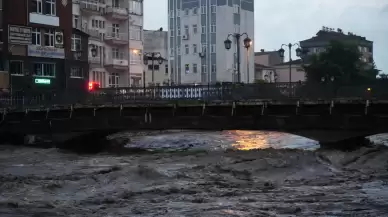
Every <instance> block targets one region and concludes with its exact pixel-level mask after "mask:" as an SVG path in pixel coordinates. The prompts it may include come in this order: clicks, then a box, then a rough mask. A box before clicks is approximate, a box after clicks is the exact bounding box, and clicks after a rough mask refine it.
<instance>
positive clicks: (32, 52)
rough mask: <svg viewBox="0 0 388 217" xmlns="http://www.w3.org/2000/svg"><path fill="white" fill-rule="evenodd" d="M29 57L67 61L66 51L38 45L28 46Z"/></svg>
mask: <svg viewBox="0 0 388 217" xmlns="http://www.w3.org/2000/svg"><path fill="white" fill-rule="evenodd" d="M28 56H32V57H43V58H55V59H65V49H63V48H55V47H45V46H38V45H28Z"/></svg>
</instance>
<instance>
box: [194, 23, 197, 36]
mask: <svg viewBox="0 0 388 217" xmlns="http://www.w3.org/2000/svg"><path fill="white" fill-rule="evenodd" d="M197 32H198V26H197V24H194V25H193V33H194V34H197Z"/></svg>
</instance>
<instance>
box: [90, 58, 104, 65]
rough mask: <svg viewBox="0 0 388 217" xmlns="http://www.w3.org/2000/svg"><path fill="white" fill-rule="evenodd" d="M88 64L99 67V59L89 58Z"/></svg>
mask: <svg viewBox="0 0 388 217" xmlns="http://www.w3.org/2000/svg"><path fill="white" fill-rule="evenodd" d="M89 63H90V64H94V65H101V63H102V61H101V57H89Z"/></svg>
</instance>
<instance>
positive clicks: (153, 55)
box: [143, 52, 164, 86]
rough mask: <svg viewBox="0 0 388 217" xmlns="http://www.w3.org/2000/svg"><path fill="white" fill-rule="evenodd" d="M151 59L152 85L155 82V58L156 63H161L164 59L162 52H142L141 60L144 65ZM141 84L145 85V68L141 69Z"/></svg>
mask: <svg viewBox="0 0 388 217" xmlns="http://www.w3.org/2000/svg"><path fill="white" fill-rule="evenodd" d="M149 59H151V66H152V77H151V80H152V85H154V82H155V65H156V64H155V60H156V61H157V64H158V65H161V64H163V62H164V59H163V57H162V54H160V53H159V52H150V53H144V54H143V62H144V65H148V61H149ZM143 86H145V70H144V71H143Z"/></svg>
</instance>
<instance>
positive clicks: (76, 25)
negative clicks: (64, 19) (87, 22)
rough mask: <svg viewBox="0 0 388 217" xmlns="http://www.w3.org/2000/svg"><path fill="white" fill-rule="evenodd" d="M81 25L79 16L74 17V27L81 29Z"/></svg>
mask: <svg viewBox="0 0 388 217" xmlns="http://www.w3.org/2000/svg"><path fill="white" fill-rule="evenodd" d="M79 25H80V23H79V16H78V15H73V27H74V28H79V27H80V26H79Z"/></svg>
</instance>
